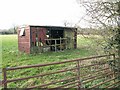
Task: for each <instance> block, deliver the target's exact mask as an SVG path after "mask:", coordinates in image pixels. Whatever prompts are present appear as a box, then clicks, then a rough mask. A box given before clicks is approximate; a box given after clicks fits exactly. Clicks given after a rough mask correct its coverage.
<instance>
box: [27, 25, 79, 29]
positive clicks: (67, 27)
mask: <svg viewBox="0 0 120 90" xmlns="http://www.w3.org/2000/svg"><path fill="white" fill-rule="evenodd" d="M29 26H30V27H43V28H61V29H77V28H75V27H63V26H40V25H29Z"/></svg>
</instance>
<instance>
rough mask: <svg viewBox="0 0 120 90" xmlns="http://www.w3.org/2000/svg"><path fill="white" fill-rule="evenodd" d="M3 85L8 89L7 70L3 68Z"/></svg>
mask: <svg viewBox="0 0 120 90" xmlns="http://www.w3.org/2000/svg"><path fill="white" fill-rule="evenodd" d="M3 85H4V88H7V76H6V68H3Z"/></svg>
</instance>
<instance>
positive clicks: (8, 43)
mask: <svg viewBox="0 0 120 90" xmlns="http://www.w3.org/2000/svg"><path fill="white" fill-rule="evenodd" d="M0 37H2V67H16V66H24V65H34V64H42V63H50V62H58V61H59V62H60V61H64V60H70V59H75V58H83V57H88V56H92V55H95V54H96V53H95V51H94V50H93V49H91V48H87V47H88V46H89V45H90V44H92V43H93V41H94V40H93V39H89V38H83V37H82V36H78V40H77V41H78V42H77V43H78V44H77V45H78V48H77V49H71V50H64V51H60V52H45V53H39V54H25V53H21V52H19V51H18V39H17V35H0ZM66 66H67V67H70V68H71V67H72V64H71V63H69V64H65V65H59V66H57V65H55V66H52V67H45V68H37V69H34V68H33V69H25V70H18V71H14V72H8V79H10V78H20V77H26V76H28V75H30V76H33V75H36V74H39V73H41V72H49V71H50V70H53V71H56V70H58V69H63V67H66ZM73 75H74V74H72V73H71V72H66V73H63V74H61V75H53V76H50V77H45V78H43V80H42V79H41V78H39V79H30V80H28V81H26V82H25V81H21V82H19V85H18V84H16V82H14V83H10V84H9V87H16V86H17V87H27V86H28V85H29V84H30V83H31V82H32V84H34V85H35V84H36V83H46V82H49V81H50V80H51V79H52V80H55V79H57V80H58V78H59V79H62V78H64V77H65V76H73ZM40 80H41V81H44V80H45V81H44V82H40Z"/></svg>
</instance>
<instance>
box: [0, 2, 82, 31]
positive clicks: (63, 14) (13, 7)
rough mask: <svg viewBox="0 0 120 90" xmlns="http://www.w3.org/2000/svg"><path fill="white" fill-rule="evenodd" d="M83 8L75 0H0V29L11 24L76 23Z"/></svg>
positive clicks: (11, 25)
mask: <svg viewBox="0 0 120 90" xmlns="http://www.w3.org/2000/svg"><path fill="white" fill-rule="evenodd" d="M83 13H84V9H82V8H80V7H79V4H78V3H77V2H76V0H0V29H5V28H10V27H13V25H23V24H31V25H51V26H63V25H64V24H63V23H64V21H68V22H70V23H77V22H78V21H79V19H80V18H81V17H82V16H83Z"/></svg>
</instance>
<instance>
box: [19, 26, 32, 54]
mask: <svg viewBox="0 0 120 90" xmlns="http://www.w3.org/2000/svg"><path fill="white" fill-rule="evenodd" d="M22 28H23V27H22ZM24 29H25V31H24V32H25V35H24V36H20V31H21V27H20V28H18V50H19V51H21V52H25V53H30V28H29V26H24Z"/></svg>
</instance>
